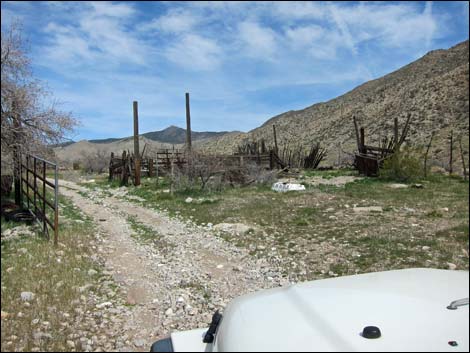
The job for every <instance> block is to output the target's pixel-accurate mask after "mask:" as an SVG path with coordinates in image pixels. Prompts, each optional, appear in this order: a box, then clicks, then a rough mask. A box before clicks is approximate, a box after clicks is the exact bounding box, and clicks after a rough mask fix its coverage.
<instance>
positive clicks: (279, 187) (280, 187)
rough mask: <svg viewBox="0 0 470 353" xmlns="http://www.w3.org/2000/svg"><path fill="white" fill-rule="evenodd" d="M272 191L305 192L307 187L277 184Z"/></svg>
mask: <svg viewBox="0 0 470 353" xmlns="http://www.w3.org/2000/svg"><path fill="white" fill-rule="evenodd" d="M271 189H272V190H274V191H277V192H286V191H303V190H305V186H304V185H302V184H293V183H283V182H277V183H274V184H273V186H272V188H271Z"/></svg>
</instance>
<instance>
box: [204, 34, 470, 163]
mask: <svg viewBox="0 0 470 353" xmlns="http://www.w3.org/2000/svg"><path fill="white" fill-rule="evenodd" d="M468 50H469V43H468V41H465V42H462V43H460V44H458V45H456V46H454V47H452V48H450V49H448V50H434V51H431V52H429V53H428V54H426V55H425V56H423V57H422V58H420V59H418V60H416V61H414V62H412V63H411V64H409V65H406V66H405V67H402V68H401V69H399V70H397V71H394V72H392V73H390V74H388V75H386V76H383V77H381V78H378V79H376V80H372V81H369V82H366V83H364V84H362V85H360V86H358V87H356V88H355V89H353V90H352V91H350V92H348V93H346V94H344V95H342V96H340V97H337V98H335V99H332V100H330V101H328V102H324V103H318V104H314V105H312V106H310V107H307V108H305V109H303V110H298V111H289V112H287V113H284V114H280V115H278V116H275V117H273V118H271V119H269V120H268V121H266V123H264V124H263V125H262V126H260V127H259V128H256V129H254V130H252V131H250V132H248V133H245V134H244V133H233V134H227V135H224V136H222V137H219V138H215V139H210V140H204V141H200V142H199V143H197V145H198V146H199V148H201V149H203V150H209V151H217V152H225V153H231V152H232V151H233V150H234V149H235V147H236V146H237V145H238V144H239V143H241V142H243V141H252V140H258V139H261V138H264V139H265V140H266V141H267V142H268V143H272V141H273V137H272V136H273V133H272V125H273V124H275V125H276V129H277V135H278V141H279V144H280V145H284V144H289V145H291V146H293V145H296V144H302V145H304V146H305V147H306V148H307V147H308V146H309V145H310V143H311V142H313V141H319V142H321V144H322V145H323V146H325V147H326V148H327V150H328V158H327V160H326V161H325V163H324V164H330V165H331V164H335V163H337V162H338V160H339V159H342V157H344V153H341V152H340V151H341V150H343V151H345V152H349V153H352V152H353V151H354V150H355V148H356V142H355V133H354V127H353V122H352V116H353V115H355V116H356V117H357V118H358V120H359V124H360V125H361V126H363V127H365V129H366V143H368V144H373V143H375V142H377V140H378V139H379V137H380V136H384V135H386V134H388V135H389V136H392V134H393V133H392V127H393V118H394V117H398V118H399V124H400V127H402V126H403V124H404V121H405V117H406V114H407V113H411V115H412V120H411V127H410V132H409V134H408V138H407V143H408V144H411V145H413V146H424V145H426V144H427V142H428V140H429V137H430V136H431V133H432V132H433V131H434V132H435V133H436V135H435V138H434V140H433V141H434V142H433V148H432V154H433V158H434V159H435V160H436V161H440V162H441V164H443V165H444V164H445V161H447V157H448V139H447V138H448V135H449V133H450V130H453V131H454V136H456V135H457V136H459V135H462V136H463V138H462V143H463V145H464V149H465V150H466V151H468V133H469V121H468V119H469V52H468ZM457 152H458V149H457V148H456V149H455V152H454V153H457ZM467 159H468V153H467Z"/></svg>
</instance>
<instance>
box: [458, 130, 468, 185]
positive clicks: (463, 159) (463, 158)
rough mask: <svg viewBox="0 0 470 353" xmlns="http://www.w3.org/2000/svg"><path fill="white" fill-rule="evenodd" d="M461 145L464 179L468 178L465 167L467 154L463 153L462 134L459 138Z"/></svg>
mask: <svg viewBox="0 0 470 353" xmlns="http://www.w3.org/2000/svg"><path fill="white" fill-rule="evenodd" d="M459 145H460V157H461V158H462V167H463V180H465V181H466V180H467V168H466V167H465V156H464V155H463V148H462V136H460V139H459Z"/></svg>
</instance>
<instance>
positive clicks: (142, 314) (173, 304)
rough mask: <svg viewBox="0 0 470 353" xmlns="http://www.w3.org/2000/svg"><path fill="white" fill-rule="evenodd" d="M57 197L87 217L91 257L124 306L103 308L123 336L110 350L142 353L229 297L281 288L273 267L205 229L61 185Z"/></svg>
mask: <svg viewBox="0 0 470 353" xmlns="http://www.w3.org/2000/svg"><path fill="white" fill-rule="evenodd" d="M60 193H61V194H63V195H64V196H66V197H68V198H70V199H71V200H72V201H73V203H74V204H75V205H76V206H78V207H79V208H80V209H81V210H82V211H83V212H84V213H85V214H86V215H88V216H90V217H91V218H92V219H93V221H94V223H95V224H96V231H97V232H98V233H99V234H100V239H102V244H101V246H99V247H98V256H99V257H100V258H101V259H102V260H103V261H104V263H105V267H106V271H107V272H108V273H110V274H112V276H113V278H114V280H115V281H116V282H117V283H118V284H119V286H120V287H121V291H120V292H121V293H122V295H123V296H124V299H125V300H126V302H127V304H128V305H127V310H126V316H125V317H122V315H121V317H120V314H121V312H120V311H119V310H116V309H114V310H113V304H114V303H112V302H110V303H105V304H106V305H103V308H102V310H106V311H109V312H108V314H110V313H112V315H113V316H114V319H111V320H110V321H109V332H112V333H113V337H116V334H117V336H118V337H119V336H120V335H122V337H123V338H122V339H116V340H115V342H112V343H113V349H115V350H138V351H148V349H149V347H150V345H151V343H152V342H153V341H154V340H156V339H158V338H161V337H163V336H165V335H167V334H168V333H169V332H171V331H174V330H184V329H193V328H197V327H207V326H208V324H209V323H210V319H211V316H212V313H213V312H214V311H215V310H216V309H222V310H223V308H224V306H225V305H226V304H227V303H228V302H229V301H230V300H231V299H232V298H234V297H236V296H239V295H242V294H245V293H248V292H252V291H255V290H259V289H262V288H270V287H276V286H279V285H286V284H288V281H287V280H286V279H285V278H283V277H282V276H281V275H280V273H279V269H277V268H273V266H272V265H270V264H268V263H267V262H265V260H263V259H255V258H253V257H251V256H250V255H249V254H248V253H247V252H246V251H245V250H241V249H238V248H236V247H234V246H233V245H231V244H229V243H227V242H226V241H224V240H222V239H220V238H217V237H215V236H214V235H213V234H212V233H211V231H210V230H207V229H203V228H201V227H198V226H196V225H194V224H191V223H188V222H183V221H180V220H177V219H173V218H170V217H168V216H167V215H165V214H163V213H160V212H157V211H155V210H150V209H146V208H144V207H141V206H138V205H135V204H133V203H132V204H131V203H129V202H127V201H125V200H122V199H120V198H117V197H115V196H109V194H108V195H106V194H105V193H98V194H97V193H96V192H94V193H93V192H90V190H89V189H87V188H84V187H82V186H79V185H77V184H76V183H73V182H70V181H63V180H61V181H60ZM136 229H143V231H145V233H146V234H145V235H146V237H145V239H147V240H148V241H142V240H140V239H141V238H139V237H138V236H136V235H138V232H137V231H136ZM129 312H130V315H129ZM122 314H123V313H122Z"/></svg>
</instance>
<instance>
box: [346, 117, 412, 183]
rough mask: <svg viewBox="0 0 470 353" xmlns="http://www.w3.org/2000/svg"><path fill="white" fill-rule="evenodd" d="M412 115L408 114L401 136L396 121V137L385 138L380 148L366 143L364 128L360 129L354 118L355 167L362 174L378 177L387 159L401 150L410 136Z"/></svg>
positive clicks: (396, 120)
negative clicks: (407, 136) (408, 135)
mask: <svg viewBox="0 0 470 353" xmlns="http://www.w3.org/2000/svg"><path fill="white" fill-rule="evenodd" d="M410 119H411V114H408V116H407V119H406V123H405V126H404V127H403V130H402V133H401V136H399V134H398V119H397V118H395V119H394V129H393V132H394V136H393V138H392V139H388V138H387V137H385V138H384V139H383V140H382V141H380V143H381V145H380V146H370V145H366V143H365V131H364V128H363V127H361V128H360V129H359V128H358V125H357V121H356V117H355V116H353V122H354V129H355V132H356V141H357V153H356V154H355V162H354V163H355V166H356V168H357V170H358V171H359V173H360V174H363V175H366V176H378V175H379V170H380V168H381V167H382V164H383V162H384V160H385V159H387V158H389V157H391V156H392V155H393V154H394V153H396V152H397V151H399V150H400V147H401V145H402V144H403V142H404V141H405V138H406V135H407V134H408V130H409V126H410V125H409V124H410Z"/></svg>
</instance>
